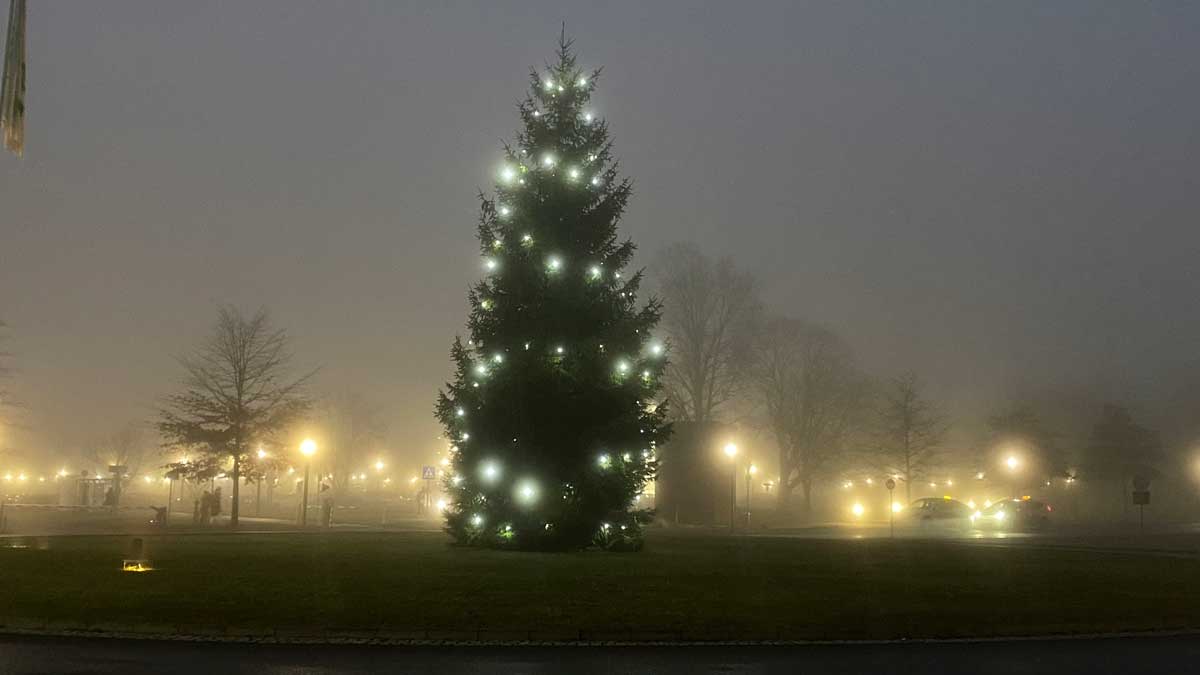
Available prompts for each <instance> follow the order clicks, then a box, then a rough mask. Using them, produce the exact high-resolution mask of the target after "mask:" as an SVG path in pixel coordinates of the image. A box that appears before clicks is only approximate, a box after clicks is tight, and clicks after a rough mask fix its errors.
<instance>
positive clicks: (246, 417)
mask: <svg viewBox="0 0 1200 675" xmlns="http://www.w3.org/2000/svg"><path fill="white" fill-rule="evenodd" d="M291 361H292V355H291V352H289V351H288V337H287V334H286V333H285V332H284V331H283V330H282V329H275V328H273V327H272V326H271V322H270V319H269V317H268V315H267V312H266V310H265V309H260V310H259V311H258V312H257V313H255V314H254V316H252V317H249V318H247V317H245V316H243V315H242V314H241V312H239V311H238V310H237V309H236V308H233V307H228V306H226V307H221V308H220V310H219V311H218V314H217V322H216V324H215V325H214V326H213V330H212V333H211V334H210V335H209V336H208V338H206V339H205V340H204V341H203V342H201V344H200V346H199V347H198V348H197V349H196V350H195V351H194V352H193V353H192V354H191V355H189V356H185V357H182V358H180V359H179V363H180V365H181V366H183V369H184V373H185V374H184V378H183V381H182V382H181V385H182V388H183V390H182V391H180V392H178V393H175V394H171V395H169V396H167V397H166V399H165V400H164V401H163V405H162V406H161V408H160V410H159V422H158V429H159V432H160V433H161V434H162V436H163V438H164V439H165V440H166V441H167V443H168V444H169V445H172V446H175V447H180V448H189V449H194V450H196V451H198V452H199V453H201V454H202V455H206V456H208V457H209V458H210V459H217V460H218V461H220V462H222V463H224V462H230V463H231V465H232V467H231V470H230V471H231V473H230V476H231V477H232V479H233V495H232V496H233V505H232V507H231V508H230V511H229V524H230V527H235V528H236V527H237V524H238V506H239V490H238V488H239V482H240V481H239V479H240V477H241V476H242V474H243V468H245V467H244V465H245V464H246V462H247V461H248V460H249V455H250V453H251V452H253V451H255V450H256V449H257V445H258V444H259V443H272V442H274V441H275V439H276V438H277V437H278V436H279V435H280V434H281V433H283V432H284V431H286V430H287V428H288V427H289V426H290V425H291V424H292V423H293V422H295V421H296V420H297V419H298V418H299V417H300V416H301V415H303V414H304V413H305V412H307V411H308V410H309V408H310V407H311V402H310V400H309V398H308V397H307V396H306V395H305V393H304V385H305V383H306V382H307V381H308V380H309V379H310V378H311V377H312V375H313V374H315V372H316V371H312V372H310V373H308V374H306V375H303V376H301V377H298V378H294V379H293V378H291V377H289V371H290V370H291V368H290V366H291Z"/></svg>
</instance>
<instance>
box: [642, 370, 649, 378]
mask: <svg viewBox="0 0 1200 675" xmlns="http://www.w3.org/2000/svg"><path fill="white" fill-rule="evenodd" d="M642 379H644V380H648V379H650V371H648V370H643V371H642Z"/></svg>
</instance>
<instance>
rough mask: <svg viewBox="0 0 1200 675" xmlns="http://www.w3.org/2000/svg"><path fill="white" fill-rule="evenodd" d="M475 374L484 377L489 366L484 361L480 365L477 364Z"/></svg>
mask: <svg viewBox="0 0 1200 675" xmlns="http://www.w3.org/2000/svg"><path fill="white" fill-rule="evenodd" d="M475 374H476V375H478V376H480V377H483V376H484V375H487V374H488V369H487V366H485V365H483V364H482V363H481V364H479V365H477V366H475Z"/></svg>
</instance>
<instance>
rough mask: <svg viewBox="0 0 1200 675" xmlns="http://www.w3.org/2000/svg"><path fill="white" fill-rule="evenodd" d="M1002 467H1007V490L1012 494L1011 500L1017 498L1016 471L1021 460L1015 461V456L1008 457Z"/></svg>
mask: <svg viewBox="0 0 1200 675" xmlns="http://www.w3.org/2000/svg"><path fill="white" fill-rule="evenodd" d="M1004 466H1006V467H1008V475H1009V481H1008V482H1009V490H1011V492H1012V495H1011V496H1012V498H1013V499H1016V498H1017V469H1018V468H1020V466H1021V460H1019V459H1017V456H1016V455H1009V456H1008V457H1007V458H1005V460H1004Z"/></svg>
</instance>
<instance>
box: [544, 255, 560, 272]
mask: <svg viewBox="0 0 1200 675" xmlns="http://www.w3.org/2000/svg"><path fill="white" fill-rule="evenodd" d="M546 267H549V268H550V271H552V272H557V271H558V270H560V269H561V268H562V260H559V259H558V258H557V257H551V258H550V259H549V260H547V261H546Z"/></svg>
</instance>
